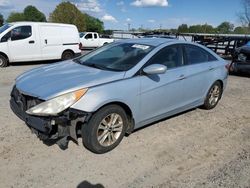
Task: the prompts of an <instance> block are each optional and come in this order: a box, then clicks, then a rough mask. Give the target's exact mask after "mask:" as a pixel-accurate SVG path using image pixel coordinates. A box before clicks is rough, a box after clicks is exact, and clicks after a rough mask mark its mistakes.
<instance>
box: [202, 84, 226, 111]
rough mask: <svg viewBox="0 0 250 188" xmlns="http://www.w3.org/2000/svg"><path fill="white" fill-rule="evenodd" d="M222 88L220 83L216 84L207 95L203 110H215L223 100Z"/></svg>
mask: <svg viewBox="0 0 250 188" xmlns="http://www.w3.org/2000/svg"><path fill="white" fill-rule="evenodd" d="M221 95H222V86H221V83H220V82H218V81H217V82H215V83H214V84H213V85H212V86H211V88H210V89H209V91H208V93H207V97H206V99H205V102H204V105H203V108H204V109H206V110H210V109H213V108H214V107H215V106H216V105H217V104H218V102H219V100H220V99H221Z"/></svg>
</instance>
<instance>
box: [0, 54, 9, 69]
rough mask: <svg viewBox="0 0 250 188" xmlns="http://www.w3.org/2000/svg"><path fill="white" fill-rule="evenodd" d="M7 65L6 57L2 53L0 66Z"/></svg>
mask: <svg viewBox="0 0 250 188" xmlns="http://www.w3.org/2000/svg"><path fill="white" fill-rule="evenodd" d="M7 66H8V59H7V58H6V57H4V56H3V55H0V67H7Z"/></svg>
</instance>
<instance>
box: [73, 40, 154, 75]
mask: <svg viewBox="0 0 250 188" xmlns="http://www.w3.org/2000/svg"><path fill="white" fill-rule="evenodd" d="M152 49H153V46H149V45H144V44H136V43H114V44H109V45H106V46H103V47H101V48H99V49H97V50H95V51H92V52H90V53H89V54H87V55H85V56H82V57H80V58H78V59H75V61H76V62H77V63H80V64H82V65H86V66H91V67H95V68H98V69H102V70H111V71H127V70H129V69H131V68H132V67H134V66H135V65H136V64H137V63H138V62H139V61H141V60H142V59H143V58H144V57H145V56H146V55H147V54H148V53H149V52H150V51H151V50H152Z"/></svg>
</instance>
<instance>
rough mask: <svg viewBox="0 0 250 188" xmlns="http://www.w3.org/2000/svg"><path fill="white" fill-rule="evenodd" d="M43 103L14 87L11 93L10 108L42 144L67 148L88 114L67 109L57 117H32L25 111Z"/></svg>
mask: <svg viewBox="0 0 250 188" xmlns="http://www.w3.org/2000/svg"><path fill="white" fill-rule="evenodd" d="M42 102H44V101H43V100H40V99H38V98H35V97H32V96H28V95H25V94H23V93H21V92H20V91H19V90H18V89H17V88H16V87H15V86H14V87H13V90H12V92H11V99H10V107H11V109H12V111H13V112H14V113H15V114H16V115H17V116H18V117H19V118H20V119H22V120H23V121H24V122H25V123H26V124H27V125H28V127H29V128H30V129H31V130H32V132H33V133H35V134H36V135H37V136H38V138H40V139H41V140H42V141H43V142H44V143H46V144H48V143H56V144H58V146H59V147H60V148H61V149H66V148H67V147H68V142H69V140H70V139H71V140H73V141H74V142H75V143H78V142H77V135H78V134H79V132H78V131H79V130H80V127H81V126H82V125H83V124H84V123H85V122H87V121H88V119H89V117H90V116H91V114H90V113H87V112H82V111H80V110H76V109H72V108H68V109H66V110H64V111H63V112H61V113H60V114H59V115H57V116H47V117H42V116H34V115H29V114H27V113H26V111H27V110H28V109H30V108H32V107H33V106H36V105H38V104H40V103H42Z"/></svg>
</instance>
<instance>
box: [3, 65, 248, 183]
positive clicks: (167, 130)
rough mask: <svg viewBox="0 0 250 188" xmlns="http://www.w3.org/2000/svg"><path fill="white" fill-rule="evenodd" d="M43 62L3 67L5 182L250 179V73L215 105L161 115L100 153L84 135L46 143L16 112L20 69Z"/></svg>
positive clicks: (232, 83) (234, 80)
mask: <svg viewBox="0 0 250 188" xmlns="http://www.w3.org/2000/svg"><path fill="white" fill-rule="evenodd" d="M37 66H38V65H30V64H26V65H22V66H21V65H15V66H10V67H8V68H5V69H0V114H1V115H0V174H1V175H0V187H3V188H8V187H15V188H16V187H23V188H26V187H27V188H30V187H36V188H37V187H43V188H47V187H60V188H64V187H65V188H69V187H70V188H71V187H73V188H74V187H78V188H80V187H91V185H92V186H93V187H108V188H112V187H114V188H117V187H124V188H125V187H136V188H137V187H143V188H144V187H159V188H165V187H185V188H187V187H199V188H200V187H211V188H212V187H250V113H249V112H250V78H245V77H236V76H230V77H229V80H228V87H227V89H226V91H225V93H224V97H223V98H222V100H221V101H220V103H219V105H218V106H217V107H216V108H215V109H213V110H211V111H205V110H201V109H194V110H191V111H188V112H186V113H183V114H181V115H178V116H175V117H172V118H169V119H166V120H163V121H161V122H158V123H155V124H153V125H151V126H148V127H146V128H143V129H140V130H138V131H136V132H134V133H133V134H132V135H130V136H129V137H125V138H124V139H123V141H122V142H121V144H120V145H119V146H118V147H117V148H116V149H115V150H113V151H111V152H109V153H107V154H103V155H96V154H93V153H91V152H89V151H88V150H86V149H85V148H84V147H83V146H82V145H81V140H80V139H79V143H80V145H79V146H78V145H76V144H74V143H72V142H70V144H69V148H68V149H67V150H65V151H63V150H60V149H59V147H58V146H57V145H52V146H47V145H44V144H43V143H42V142H41V141H39V140H38V139H37V138H36V136H35V135H34V134H31V131H30V130H29V129H28V127H26V126H25V124H24V123H23V122H22V121H21V120H20V119H18V118H17V117H16V116H15V115H14V114H13V113H12V112H11V110H10V108H9V93H10V91H11V87H12V85H13V82H14V79H15V77H16V76H17V75H19V74H21V73H22V72H24V71H25V70H28V69H31V68H33V67H37ZM97 184H98V185H97ZM88 185H89V186H88ZM94 185H96V186H94Z"/></svg>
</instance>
